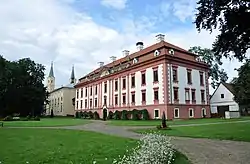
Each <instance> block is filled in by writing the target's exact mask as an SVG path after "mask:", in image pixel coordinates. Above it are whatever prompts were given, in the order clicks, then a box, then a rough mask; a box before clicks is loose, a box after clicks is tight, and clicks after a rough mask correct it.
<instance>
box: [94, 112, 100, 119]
mask: <svg viewBox="0 0 250 164" xmlns="http://www.w3.org/2000/svg"><path fill="white" fill-rule="evenodd" d="M94 119H95V120H99V119H100V117H99V114H98V113H97V111H95V112H94Z"/></svg>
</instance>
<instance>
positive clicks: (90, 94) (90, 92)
mask: <svg viewBox="0 0 250 164" xmlns="http://www.w3.org/2000/svg"><path fill="white" fill-rule="evenodd" d="M92 92H93V91H92V87H90V96H92Z"/></svg>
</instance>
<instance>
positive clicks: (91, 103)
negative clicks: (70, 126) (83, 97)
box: [89, 99, 92, 108]
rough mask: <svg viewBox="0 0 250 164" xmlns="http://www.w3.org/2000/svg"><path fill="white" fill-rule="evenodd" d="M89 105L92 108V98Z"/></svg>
mask: <svg viewBox="0 0 250 164" xmlns="http://www.w3.org/2000/svg"><path fill="white" fill-rule="evenodd" d="M89 107H90V108H92V99H90V100H89Z"/></svg>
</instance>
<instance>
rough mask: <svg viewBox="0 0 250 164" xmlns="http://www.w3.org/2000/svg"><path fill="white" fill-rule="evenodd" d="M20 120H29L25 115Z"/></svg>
mask: <svg viewBox="0 0 250 164" xmlns="http://www.w3.org/2000/svg"><path fill="white" fill-rule="evenodd" d="M21 121H29V119H28V118H27V117H25V118H21Z"/></svg>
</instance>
